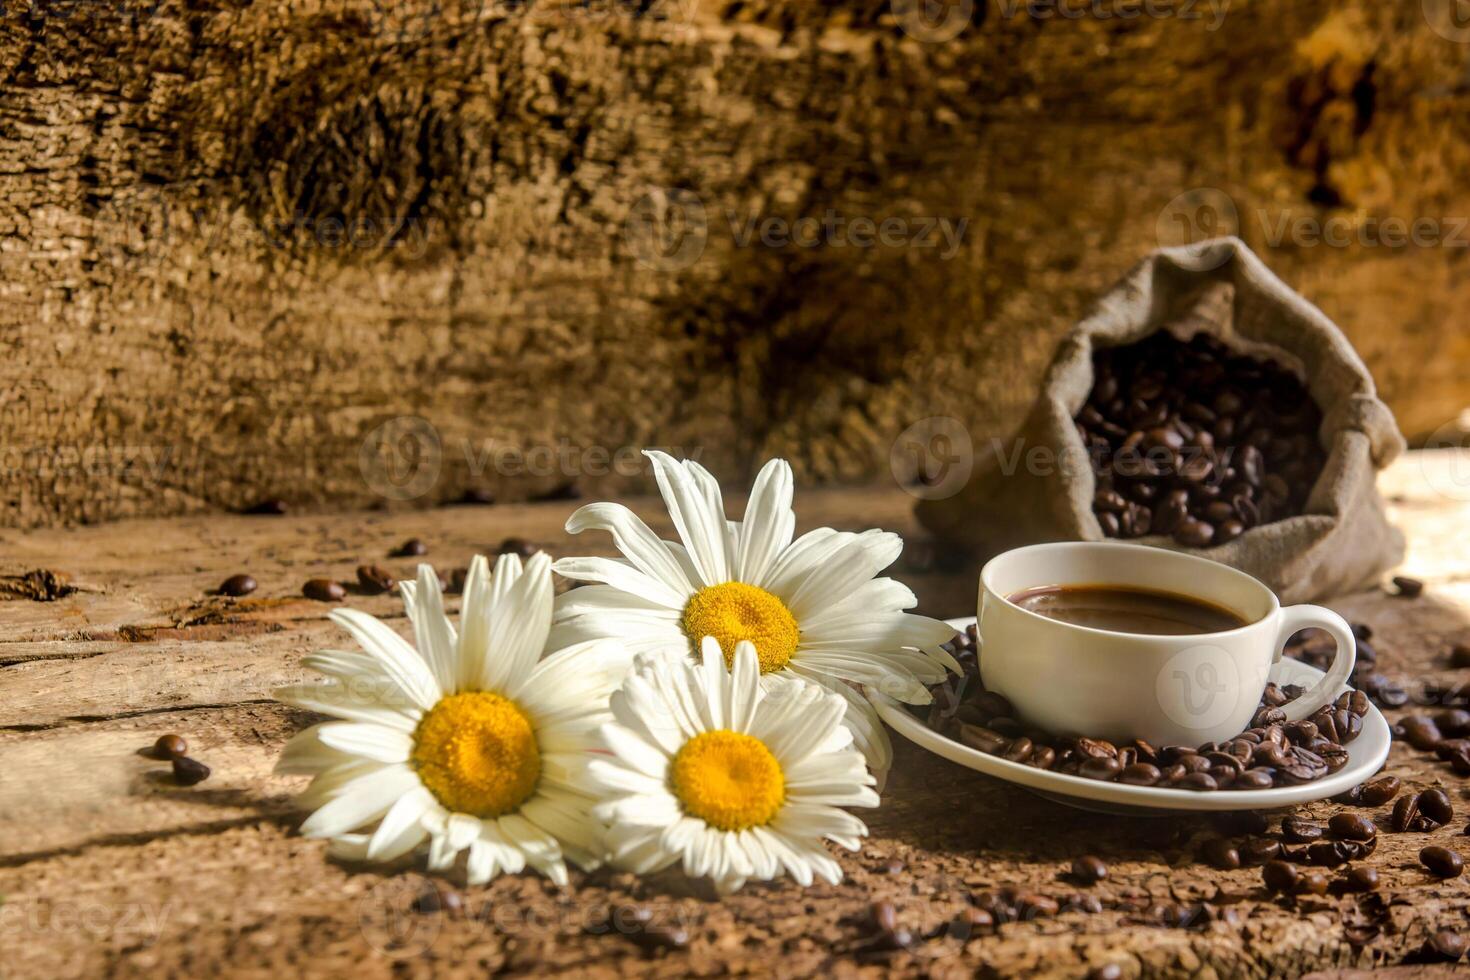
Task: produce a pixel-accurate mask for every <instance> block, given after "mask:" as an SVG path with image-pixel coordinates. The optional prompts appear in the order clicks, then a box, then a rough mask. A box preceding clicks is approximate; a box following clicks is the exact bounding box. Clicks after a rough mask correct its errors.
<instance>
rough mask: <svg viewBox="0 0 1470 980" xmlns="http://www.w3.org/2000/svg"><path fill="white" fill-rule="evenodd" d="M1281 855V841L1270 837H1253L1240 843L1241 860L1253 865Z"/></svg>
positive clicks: (1272, 859)
mask: <svg viewBox="0 0 1470 980" xmlns="http://www.w3.org/2000/svg"><path fill="white" fill-rule="evenodd" d="M1280 856H1281V842H1280V841H1278V840H1272V839H1271V838H1270V837H1251V838H1248V839H1246V840H1245V841H1243V842H1242V843H1241V845H1240V860H1241V861H1242V862H1243V863H1245V864H1248V865H1251V866H1252V867H1254V866H1256V865H1260V864H1265V863H1267V862H1268V861H1274V860H1276V859H1277V858H1279V857H1280Z"/></svg>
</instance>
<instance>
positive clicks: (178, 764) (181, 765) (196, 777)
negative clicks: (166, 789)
mask: <svg viewBox="0 0 1470 980" xmlns="http://www.w3.org/2000/svg"><path fill="white" fill-rule="evenodd" d="M208 778H209V767H208V766H206V765H205V764H204V763H202V762H200V761H198V760H197V759H191V758H189V757H188V756H184V755H180V756H175V757H174V782H176V783H178V784H179V785H180V786H193V785H194V784H195V783H202V782H204V781H205V780H206V779H208Z"/></svg>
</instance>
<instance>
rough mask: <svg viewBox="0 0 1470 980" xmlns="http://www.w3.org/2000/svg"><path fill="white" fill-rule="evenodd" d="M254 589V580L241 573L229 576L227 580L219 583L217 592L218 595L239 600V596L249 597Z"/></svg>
mask: <svg viewBox="0 0 1470 980" xmlns="http://www.w3.org/2000/svg"><path fill="white" fill-rule="evenodd" d="M255 588H256V581H255V579H254V578H252V577H251V576H249V575H246V574H245V573H244V572H241V573H240V574H239V575H231V576H230V577H229V578H227V579H225V580H224V581H223V582H221V583H220V584H219V589H218V592H219V594H220V595H227V596H234V597H235V598H239V597H240V596H244V595H249V594H250V593H252V592H254V591H255Z"/></svg>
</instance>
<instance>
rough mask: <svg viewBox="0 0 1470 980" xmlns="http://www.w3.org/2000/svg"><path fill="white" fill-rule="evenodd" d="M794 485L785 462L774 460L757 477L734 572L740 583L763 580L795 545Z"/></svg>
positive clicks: (747, 507)
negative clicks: (777, 560) (785, 551)
mask: <svg viewBox="0 0 1470 980" xmlns="http://www.w3.org/2000/svg"><path fill="white" fill-rule="evenodd" d="M791 484H792V481H791V464H789V463H787V462H786V460H784V459H773V460H771V461H770V462H768V463H767V464H766V465H765V466H764V467H762V468H761V471H760V475H759V476H757V477H756V479H755V486H754V487H753V488H752V489H751V491H750V500H749V501H748V502H747V503H746V505H745V520H744V521H743V522H742V523H741V525H740V532H739V534H738V535H737V540H738V542H739V547H738V550H737V552H736V557H735V568H734V570H733V571H734V576H735V578H736V579H738V580H739V581H741V582H751V583H757V584H758V583H760V582H761V581H763V580H764V579H765V577H766V575H767V573H769V572H770V571H771V569H772V568H774V567H775V565H776V559H777V558H779V557H780V555H781V552H782V551H784V550H785V549H786V548H787V547H788V546H789V545H790V544H791V537H792V535H793V534H794V533H795V531H796V515H795V514H794V513H793V512H792V510H791V495H792V489H791Z"/></svg>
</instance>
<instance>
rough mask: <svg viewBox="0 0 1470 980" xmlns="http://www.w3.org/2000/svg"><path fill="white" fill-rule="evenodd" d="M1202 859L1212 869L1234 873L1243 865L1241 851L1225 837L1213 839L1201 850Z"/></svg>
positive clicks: (1206, 842)
mask: <svg viewBox="0 0 1470 980" xmlns="http://www.w3.org/2000/svg"><path fill="white" fill-rule="evenodd" d="M1200 857H1201V858H1203V859H1204V861H1205V863H1206V864H1208V865H1210V867H1212V868H1219V869H1220V870H1221V871H1233V870H1235V869H1236V868H1238V867H1240V865H1241V858H1240V851H1239V850H1238V849H1237V848H1236V847H1235V845H1234V844H1232V843H1230V841H1228V840H1226V839H1225V838H1223V837H1213V838H1211V839H1210V840H1207V841H1205V843H1204V845H1203V846H1202V847H1201V848H1200Z"/></svg>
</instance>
